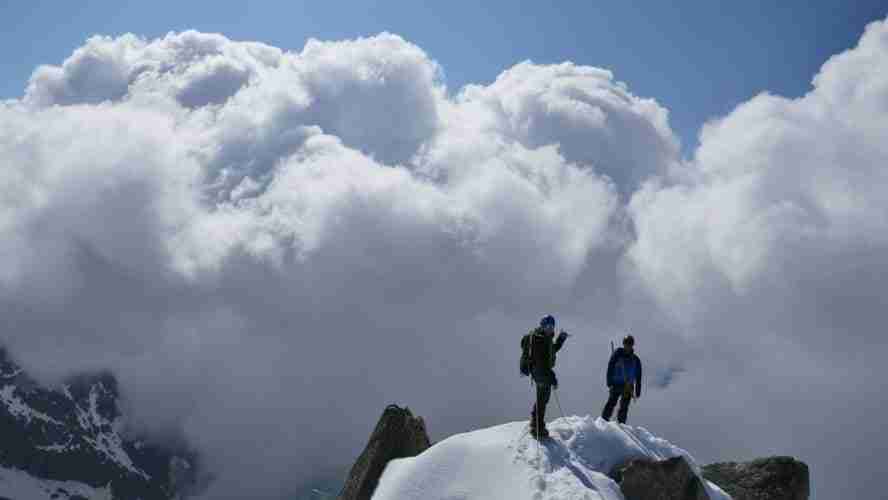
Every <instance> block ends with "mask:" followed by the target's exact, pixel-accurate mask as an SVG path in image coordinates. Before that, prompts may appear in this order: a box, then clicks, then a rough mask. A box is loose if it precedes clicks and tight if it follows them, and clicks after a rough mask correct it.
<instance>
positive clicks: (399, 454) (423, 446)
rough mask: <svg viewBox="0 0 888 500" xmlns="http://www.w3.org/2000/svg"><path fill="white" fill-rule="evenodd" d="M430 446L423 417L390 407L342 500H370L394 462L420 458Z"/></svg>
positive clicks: (357, 464)
mask: <svg viewBox="0 0 888 500" xmlns="http://www.w3.org/2000/svg"><path fill="white" fill-rule="evenodd" d="M430 446H431V442H430V441H429V436H428V434H427V433H426V428H425V423H424V422H423V420H422V417H418V416H414V415H413V414H412V413H411V412H410V409H409V408H406V407H405V408H401V407H399V406H397V405H389V406H388V407H386V409H385V411H383V412H382V416H381V417H380V418H379V422H378V423H377V424H376V428H375V429H374V430H373V434H371V435H370V441H369V442H368V443H367V446H366V447H365V448H364V451H363V452H362V453H361V455H360V456H359V457H358V460H357V461H356V462H355V464H354V465H353V466H352V468H351V472H350V473H349V475H348V478H347V479H346V481H345V486H344V487H343V489H342V492H341V493H340V494H339V500H369V499H370V497H371V496H373V491H374V490H375V489H376V485H377V484H379V478H380V477H381V476H382V471H383V470H385V466H386V464H388V462H389V461H390V460H393V459H396V458H405V457H413V456H416V455H419V454H420V453H422V452H423V451H425V450H427V449H428V448H429V447H430Z"/></svg>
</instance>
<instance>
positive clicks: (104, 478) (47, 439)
mask: <svg viewBox="0 0 888 500" xmlns="http://www.w3.org/2000/svg"><path fill="white" fill-rule="evenodd" d="M118 396H119V393H118V385H117V380H116V379H115V378H114V376H113V375H111V374H110V373H98V374H86V375H79V376H76V377H71V378H70V379H68V380H67V381H66V383H65V384H64V385H63V386H61V387H59V388H53V387H45V386H42V385H40V384H39V383H38V382H36V381H35V380H33V379H31V378H30V377H29V376H28V374H27V373H26V372H25V371H24V370H22V369H21V368H20V367H19V366H18V365H17V363H16V362H15V361H14V360H13V359H12V358H11V357H10V356H9V353H8V352H7V351H6V350H5V349H4V348H3V347H0V442H2V443H3V446H2V447H0V468H3V469H4V470H8V471H19V472H20V473H21V474H25V475H26V476H27V477H30V478H33V480H34V481H38V482H39V481H43V482H45V484H46V485H50V484H53V485H54V484H56V483H58V482H64V481H75V482H78V483H82V484H84V485H87V486H90V487H93V488H107V489H108V490H109V492H110V493H111V496H112V497H113V498H115V499H132V498H142V499H143V500H151V499H164V500H165V499H169V498H171V497H174V496H175V495H177V494H182V493H185V492H186V490H188V489H190V488H191V487H192V485H193V483H194V482H195V477H196V474H195V472H196V471H195V467H194V464H195V463H196V455H195V454H194V453H193V452H191V451H189V450H188V449H187V448H186V447H184V446H183V447H181V448H180V449H176V450H173V449H171V448H169V447H168V446H163V447H161V446H157V445H154V444H151V443H147V442H143V441H138V440H134V439H130V438H128V437H127V436H124V434H123V433H122V426H123V418H122V415H121V412H120V410H119V409H118V406H117V402H118ZM47 488H49V487H48V486H47ZM53 488H55V486H53ZM60 488H61V487H60ZM49 489H52V488H49ZM55 494H56V496H53V497H52V498H75V497H77V496H78V495H76V494H72V495H68V494H67V492H64V491H62V490H59V491H57V492H56V493H55Z"/></svg>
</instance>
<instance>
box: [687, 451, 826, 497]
mask: <svg viewBox="0 0 888 500" xmlns="http://www.w3.org/2000/svg"><path fill="white" fill-rule="evenodd" d="M703 477H705V478H706V479H708V480H709V481H712V482H713V483H715V484H717V485H719V487H721V489H723V490H725V492H727V493H728V494H729V495H731V497H733V498H734V500H807V499H808V496H809V495H810V477H809V472H808V466H807V465H806V464H805V463H804V462H801V461H799V460H796V459H795V458H793V457H768V458H760V459H757V460H753V461H751V462H742V463H737V462H726V463H717V464H711V465H707V466H705V467H703Z"/></svg>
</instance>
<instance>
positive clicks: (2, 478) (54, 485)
mask: <svg viewBox="0 0 888 500" xmlns="http://www.w3.org/2000/svg"><path fill="white" fill-rule="evenodd" d="M0 491H2V495H0V498H10V499H14V500H79V499H83V498H86V499H89V500H113V496H112V495H111V488H109V487H105V488H94V487H92V486H89V485H88V484H83V483H79V482H77V481H53V480H51V479H40V478H36V477H34V476H32V475H30V474H28V473H27V472H25V471H22V470H18V469H7V468H4V467H0Z"/></svg>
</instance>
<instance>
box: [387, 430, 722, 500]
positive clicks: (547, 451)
mask: <svg viewBox="0 0 888 500" xmlns="http://www.w3.org/2000/svg"><path fill="white" fill-rule="evenodd" d="M549 431H550V433H551V438H550V439H546V440H543V441H542V442H538V441H536V440H534V439H533V438H532V437H531V436H530V435H529V434H528V433H527V423H526V422H513V423H508V424H503V425H499V426H496V427H490V428H487V429H481V430H477V431H473V432H467V433H464V434H457V435H454V436H451V437H449V438H447V439H445V440H443V441H441V442H439V443H437V444H435V445H434V446H432V447H431V448H429V449H428V450H426V451H425V452H423V453H422V454H420V455H418V456H416V457H412V458H403V459H398V460H393V461H392V462H390V463H389V465H388V466H387V467H386V469H385V472H384V473H383V475H382V478H381V479H380V481H379V486H378V487H377V489H376V492H375V493H374V495H373V500H436V499H441V500H443V499H462V500H473V499H485V500H499V499H502V500H545V499H553V500H554V499H558V500H599V499H600V500H623V498H624V497H623V494H622V493H621V491H620V487H619V485H617V483H616V482H614V480H612V479H611V478H610V477H608V472H610V471H611V469H613V468H614V467H615V466H617V465H620V464H622V463H624V462H626V461H627V460H630V459H634V458H650V459H653V460H664V459H668V458H672V457H677V456H683V457H684V458H685V460H687V462H688V464H690V466H691V468H692V469H693V471H694V472H695V473H696V474H697V476H698V477H700V479H701V480H702V481H703V484H704V485H705V487H706V491H707V493H708V494H709V497H710V498H711V499H713V500H727V499H730V496H728V495H727V494H726V493H724V492H723V491H722V490H721V489H720V488H719V487H718V486H716V485H714V484H712V483H711V482H708V481H706V480H705V479H703V477H702V476H701V473H700V466H699V465H698V464H697V463H696V461H695V460H694V458H693V457H692V456H691V455H690V454H689V453H688V452H687V451H685V450H683V449H681V448H679V447H677V446H675V445H673V444H671V443H670V442H668V441H666V440H665V439H661V438H658V437H655V436H654V435H652V434H651V433H650V432H648V431H647V430H646V429H644V428H643V427H632V426H629V425H621V424H617V423H613V422H607V421H605V420H602V419H601V418H593V417H591V416H586V417H577V416H572V417H565V418H560V419H557V420H554V421H553V422H551V423H550V424H549Z"/></svg>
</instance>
